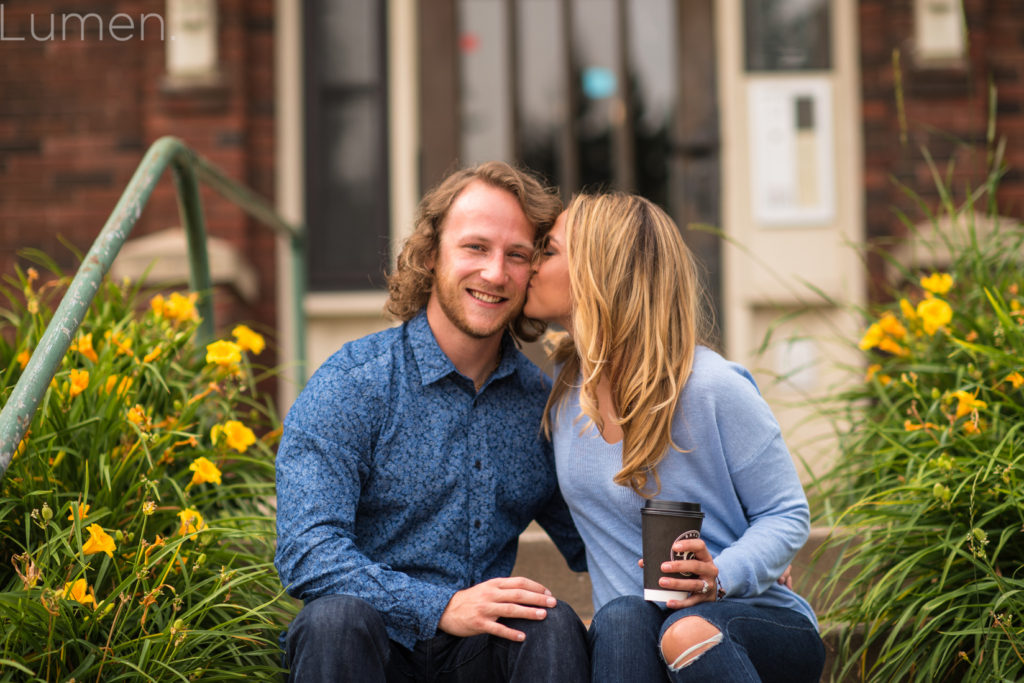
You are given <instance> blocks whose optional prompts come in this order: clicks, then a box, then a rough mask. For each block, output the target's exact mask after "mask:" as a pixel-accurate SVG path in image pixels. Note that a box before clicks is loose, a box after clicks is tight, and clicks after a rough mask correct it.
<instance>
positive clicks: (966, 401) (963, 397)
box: [951, 389, 988, 420]
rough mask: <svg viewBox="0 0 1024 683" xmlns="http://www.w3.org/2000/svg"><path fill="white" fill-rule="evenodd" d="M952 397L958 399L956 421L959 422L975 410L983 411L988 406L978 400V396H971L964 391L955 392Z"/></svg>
mask: <svg viewBox="0 0 1024 683" xmlns="http://www.w3.org/2000/svg"><path fill="white" fill-rule="evenodd" d="M951 396H953V397H954V398H955V399H956V419H958V420H959V419H960V418H961V417H965V416H966V415H969V414H971V413H972V412H973V411H975V410H982V409H984V408H986V407H987V406H988V404H987V403H985V402H984V401H979V400H978V399H977V394H970V393H968V392H966V391H963V390H962V389H961V390H959V391H954V392H953V393H952V394H951Z"/></svg>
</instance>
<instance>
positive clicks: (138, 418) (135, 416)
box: [128, 403, 146, 427]
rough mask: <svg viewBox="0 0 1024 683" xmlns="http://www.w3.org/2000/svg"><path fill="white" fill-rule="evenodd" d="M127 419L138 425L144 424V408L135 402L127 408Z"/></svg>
mask: <svg viewBox="0 0 1024 683" xmlns="http://www.w3.org/2000/svg"><path fill="white" fill-rule="evenodd" d="M128 421H129V422H131V423H132V424H134V425H139V426H140V427H141V426H143V425H145V424H146V409H145V408H143V407H142V405H141V404H138V403H136V404H135V405H133V406H132V407H131V408H129V409H128Z"/></svg>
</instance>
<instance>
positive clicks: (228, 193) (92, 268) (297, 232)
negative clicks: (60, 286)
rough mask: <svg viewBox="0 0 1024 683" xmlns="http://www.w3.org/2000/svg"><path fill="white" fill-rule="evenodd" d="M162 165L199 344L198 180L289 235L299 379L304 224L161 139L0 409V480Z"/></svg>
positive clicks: (204, 268) (204, 267) (203, 254)
mask: <svg viewBox="0 0 1024 683" xmlns="http://www.w3.org/2000/svg"><path fill="white" fill-rule="evenodd" d="M168 165H170V166H171V167H172V169H173V175H174V180H175V186H176V188H177V194H178V210H179V213H180V215H181V221H182V223H183V225H184V228H185V231H186V236H187V238H188V251H189V265H190V269H189V270H190V274H189V280H190V284H191V287H192V289H193V290H194V291H195V292H197V293H198V294H199V301H198V302H197V307H198V309H199V314H200V315H201V316H202V322H201V323H200V327H199V338H200V341H201V342H206V341H209V340H211V339H213V332H214V320H213V288H212V284H211V279H210V262H209V256H208V252H207V249H206V227H205V224H204V220H203V212H202V203H201V200H200V195H199V182H200V181H202V182H203V183H206V184H208V185H210V186H211V187H212V188H213V189H215V190H216V191H217V192H218V193H220V194H221V195H222V196H224V197H225V198H226V199H228V201H230V202H232V203H234V204H236V205H238V206H239V207H240V208H241V209H242V210H243V211H245V212H246V213H247V214H249V215H250V216H252V217H253V218H255V219H256V220H258V221H259V222H260V223H262V224H264V225H267V226H269V227H270V228H271V229H273V230H274V231H276V232H277V233H279V234H283V235H287V236H288V237H289V245H290V247H291V258H292V274H293V278H294V287H293V292H294V303H293V306H292V308H293V310H292V311H291V316H290V318H291V321H292V328H293V334H294V335H295V344H296V347H295V353H296V356H297V363H298V366H299V380H300V382H304V381H305V379H306V374H305V353H306V337H305V327H306V325H305V314H304V311H303V308H302V305H303V300H304V298H305V290H306V264H305V236H304V229H303V228H302V227H301V226H298V227H297V226H293V225H291V224H289V223H287V222H286V221H285V220H284V219H282V218H281V217H280V216H279V215H278V214H277V212H275V211H274V209H273V208H272V207H271V206H270V204H269V203H267V202H266V200H264V199H263V198H262V197H260V196H259V195H257V194H256V193H254V192H253V191H252V190H250V189H248V188H247V187H245V186H244V185H241V184H239V183H237V182H235V181H234V180H232V179H230V178H228V177H227V176H225V175H224V174H223V173H222V172H221V171H220V169H218V168H217V167H216V166H213V165H212V164H210V163H209V162H207V161H206V160H205V159H203V158H202V157H201V156H199V155H197V154H196V153H195V152H193V151H192V150H191V149H189V148H188V147H187V146H185V144H184V143H183V142H182V141H181V140H179V139H177V138H174V137H169V136H168V137H163V138H160V139H159V140H157V141H156V142H154V143H153V144H152V145H151V146H150V148H149V150H147V152H146V154H145V156H144V157H143V159H142V162H141V163H140V164H139V167H138V168H137V169H136V171H135V173H134V174H133V175H132V178H131V180H130V181H129V182H128V186H127V187H126V188H125V191H124V192H123V193H122V194H121V197H120V198H119V199H118V201H117V204H116V205H115V207H114V211H113V212H112V213H111V214H110V217H109V218H108V219H107V222H106V223H105V224H104V226H103V229H102V230H101V231H100V234H99V236H98V237H97V238H96V241H94V242H93V244H92V247H91V248H90V249H89V251H88V253H86V255H85V258H84V260H83V261H82V265H81V266H79V268H78V272H77V273H75V277H74V278H73V279H72V280H71V284H70V285H69V286H68V291H67V292H66V293H65V294H64V298H63V299H61V302H60V304H59V305H58V307H57V310H56V311H55V312H54V314H53V318H52V319H51V320H50V324H49V325H47V327H46V331H45V332H44V333H43V336H42V338H41V339H40V340H39V343H38V345H37V346H36V348H35V349H34V350H33V352H32V356H31V358H30V359H29V361H28V364H27V365H26V366H25V369H24V371H23V372H22V375H21V377H20V378H19V380H18V382H17V383H16V384H15V386H14V389H13V390H12V391H11V395H10V397H9V398H8V399H7V402H6V403H5V404H4V406H3V409H2V410H0V478H2V477H3V475H4V473H6V472H7V468H8V466H9V465H10V464H11V459H12V458H13V457H14V453H15V451H16V450H17V448H18V445H19V444H20V443H21V440H22V438H23V437H24V436H25V433H26V432H27V431H28V428H29V425H30V424H31V422H32V416H33V415H35V412H36V410H37V408H38V407H39V403H40V402H41V401H42V398H43V396H44V395H45V393H46V390H47V388H48V387H49V385H50V381H51V380H52V379H53V376H54V375H55V374H56V373H57V369H58V368H59V367H60V363H61V360H62V359H63V358H64V356H65V354H66V353H67V351H68V347H69V346H70V345H71V341H72V338H73V336H74V334H75V332H77V330H78V328H79V326H80V325H81V324H82V320H84V319H85V315H86V313H87V312H88V310H89V306H90V304H91V303H92V300H93V297H95V295H96V292H97V291H98V290H99V286H100V283H101V281H102V279H103V276H104V275H106V273H107V271H108V270H110V266H111V264H113V262H114V258H115V257H116V256H117V253H118V252H119V251H120V249H121V247H122V245H123V244H124V242H125V240H126V239H127V237H128V233H129V231H130V230H131V229H132V227H133V226H134V225H135V223H136V221H138V219H139V216H140V215H141V214H142V208H143V207H144V206H145V204H146V202H147V201H148V200H149V198H150V195H152V193H153V190H154V188H155V187H156V184H157V181H158V180H159V179H160V177H161V175H162V174H163V172H164V171H165V170H166V168H167V166H168Z"/></svg>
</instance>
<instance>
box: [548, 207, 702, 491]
mask: <svg viewBox="0 0 1024 683" xmlns="http://www.w3.org/2000/svg"><path fill="white" fill-rule="evenodd" d="M566 255H567V257H568V262H569V282H570V287H571V291H572V299H573V315H572V327H573V330H572V335H571V336H569V335H565V336H564V337H563V338H562V339H560V340H559V341H558V342H557V344H556V346H555V347H554V349H553V350H552V352H551V357H552V359H553V360H554V361H555V362H556V363H564V365H563V366H562V369H561V371H560V372H559V375H558V377H557V378H556V379H555V386H554V388H553V390H552V392H551V395H550V397H549V398H548V405H547V409H546V410H545V415H544V429H545V432H546V433H548V434H550V432H551V411H552V409H555V410H557V409H558V406H559V404H560V402H561V400H562V398H563V397H564V396H565V393H566V391H567V390H568V389H570V388H571V386H572V384H573V383H575V382H576V378H577V377H582V384H581V385H580V406H581V408H582V411H583V414H584V415H586V416H587V417H588V418H590V420H592V421H593V422H594V424H595V425H597V426H598V428H601V427H603V425H602V420H601V415H600V411H599V410H598V404H597V385H598V383H599V382H600V381H601V380H602V379H603V378H606V377H607V379H608V380H609V383H610V385H611V392H612V400H613V407H614V411H615V414H616V415H617V416H618V424H619V425H620V426H621V427H622V432H623V440H622V469H621V470H620V471H619V472H618V473H617V474H616V475H615V478H614V481H615V483H617V484H619V485H622V486H629V487H631V488H632V489H633V490H634V491H636V492H637V493H639V494H640V495H642V496H647V495H649V494H648V491H647V489H648V485H649V484H651V483H652V479H653V487H654V494H655V495H656V493H657V491H658V490H660V482H659V481H658V476H657V471H656V469H655V468H656V467H657V465H658V463H659V462H661V459H662V458H664V457H665V455H666V454H667V453H668V449H669V448H670V447H671V448H675V449H676V450H680V449H679V447H678V446H677V445H676V444H675V443H674V442H673V441H672V420H673V417H674V415H675V411H676V407H677V404H678V403H679V396H680V394H681V392H682V390H683V386H684V385H685V384H686V381H687V379H688V378H689V376H690V372H691V370H692V369H693V357H694V352H695V350H696V347H697V345H698V344H700V343H705V341H706V340H707V338H708V335H707V331H708V328H709V320H708V319H707V317H706V316H707V315H708V310H709V309H708V307H707V306H706V305H704V293H703V291H702V289H701V284H700V279H699V277H698V273H697V266H696V263H695V261H694V258H693V255H692V254H691V253H690V250H689V249H688V248H687V246H686V244H685V242H683V238H682V236H681V235H680V233H679V228H677V227H676V224H675V223H674V222H673V221H672V219H671V218H669V216H668V215H667V214H666V213H665V212H664V211H662V210H661V209H660V208H658V206H656V205H655V204H653V203H651V202H650V201H648V200H646V199H644V198H643V197H638V196H635V195H627V194H621V193H611V194H603V195H579V196H577V197H574V198H573V200H572V201H571V202H570V204H569V209H568V214H567V218H566Z"/></svg>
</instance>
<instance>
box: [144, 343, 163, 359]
mask: <svg viewBox="0 0 1024 683" xmlns="http://www.w3.org/2000/svg"><path fill="white" fill-rule="evenodd" d="M161 353H163V349H161V348H160V345H159V344H157V345H156V346H155V347H154V348H153V350H152V351H150V352H149V353H147V354H146V355H145V356H143V357H142V362H143V363H152V362H153V361H155V360H156V359H157V358H159V357H160V354H161Z"/></svg>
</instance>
